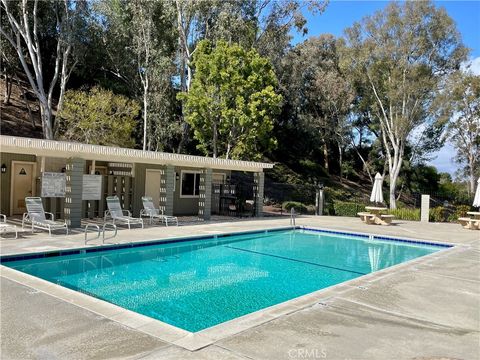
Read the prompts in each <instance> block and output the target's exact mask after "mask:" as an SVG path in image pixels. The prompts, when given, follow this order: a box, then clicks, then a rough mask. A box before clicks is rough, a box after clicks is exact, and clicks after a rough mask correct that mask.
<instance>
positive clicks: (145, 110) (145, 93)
mask: <svg viewBox="0 0 480 360" xmlns="http://www.w3.org/2000/svg"><path fill="white" fill-rule="evenodd" d="M145 82H146V85H145V86H144V87H143V151H145V150H146V149H147V127H148V117H147V116H148V99H147V96H148V80H147V79H145Z"/></svg>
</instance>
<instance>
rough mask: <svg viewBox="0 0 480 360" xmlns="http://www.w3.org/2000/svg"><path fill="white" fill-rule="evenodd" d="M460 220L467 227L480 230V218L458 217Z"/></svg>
mask: <svg viewBox="0 0 480 360" xmlns="http://www.w3.org/2000/svg"><path fill="white" fill-rule="evenodd" d="M458 222H459V223H460V225H462V226H463V227H464V228H465V229H470V230H480V220H479V219H472V218H468V217H461V218H458Z"/></svg>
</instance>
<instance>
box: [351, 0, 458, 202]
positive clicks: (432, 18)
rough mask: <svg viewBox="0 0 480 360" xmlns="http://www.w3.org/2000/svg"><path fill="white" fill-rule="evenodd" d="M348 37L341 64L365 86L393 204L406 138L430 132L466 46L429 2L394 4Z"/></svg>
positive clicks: (452, 25)
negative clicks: (437, 105)
mask: <svg viewBox="0 0 480 360" xmlns="http://www.w3.org/2000/svg"><path fill="white" fill-rule="evenodd" d="M345 39H346V45H347V46H346V48H345V51H344V52H343V56H342V58H343V61H342V63H343V66H344V68H345V69H346V70H347V71H348V72H350V73H351V75H352V77H353V78H354V79H355V81H357V82H359V83H360V84H361V85H362V86H363V87H364V89H365V91H363V96H364V97H365V101H366V102H368V104H369V114H370V116H371V118H372V121H373V122H374V123H376V124H378V127H379V130H380V131H379V135H380V138H381V141H382V143H383V147H384V150H385V153H386V158H387V162H388V174H389V187H390V189H389V193H390V196H389V199H390V207H391V208H395V207H396V197H395V191H396V187H397V180H398V177H399V173H400V170H401V167H402V162H403V160H404V153H405V146H406V144H407V142H408V139H409V137H411V135H412V134H413V133H414V132H415V131H420V130H421V129H427V130H428V131H431V127H432V126H433V125H434V124H435V120H436V118H435V111H434V110H432V108H431V106H432V104H433V103H434V100H435V98H436V97H437V96H438V95H439V94H440V92H441V90H442V85H443V84H444V79H445V75H448V74H449V73H451V72H453V71H454V70H456V69H458V68H459V66H460V63H461V62H462V61H463V60H464V59H465V55H466V53H467V50H466V49H465V47H464V46H463V45H462V41H461V38H460V34H459V33H458V31H457V29H456V26H455V23H454V21H453V20H452V19H451V18H450V17H449V16H448V14H447V12H446V11H445V9H443V8H437V7H435V6H434V5H433V4H432V3H431V2H428V1H418V2H417V1H415V2H413V1H412V2H410V1H408V2H405V3H401V4H400V3H390V4H389V5H387V7H386V8H385V9H384V10H381V11H378V12H376V13H375V14H373V15H372V16H367V17H365V18H364V19H363V20H362V21H361V22H359V23H355V24H354V25H353V26H352V27H350V28H348V29H347V30H346V31H345ZM421 138H423V139H426V138H427V137H426V136H424V137H421ZM417 146H421V144H418V145H417Z"/></svg>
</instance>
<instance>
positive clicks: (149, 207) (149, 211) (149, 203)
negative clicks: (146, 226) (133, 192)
mask: <svg viewBox="0 0 480 360" xmlns="http://www.w3.org/2000/svg"><path fill="white" fill-rule="evenodd" d="M142 203H143V209H142V210H141V211H140V216H141V217H148V218H150V224H152V221H153V220H154V219H157V220H160V221H161V222H162V223H165V225H166V226H168V223H169V222H174V223H175V224H176V225H177V226H178V218H177V217H176V216H168V215H163V210H160V209H157V208H155V205H153V200H152V198H151V197H149V196H142Z"/></svg>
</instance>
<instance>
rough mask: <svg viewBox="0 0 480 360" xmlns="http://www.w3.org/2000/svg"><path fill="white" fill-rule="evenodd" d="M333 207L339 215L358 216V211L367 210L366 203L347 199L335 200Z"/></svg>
mask: <svg viewBox="0 0 480 360" xmlns="http://www.w3.org/2000/svg"><path fill="white" fill-rule="evenodd" d="M333 209H334V211H335V215H337V216H357V213H359V212H362V211H365V204H361V203H356V202H346V201H334V202H333Z"/></svg>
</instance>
